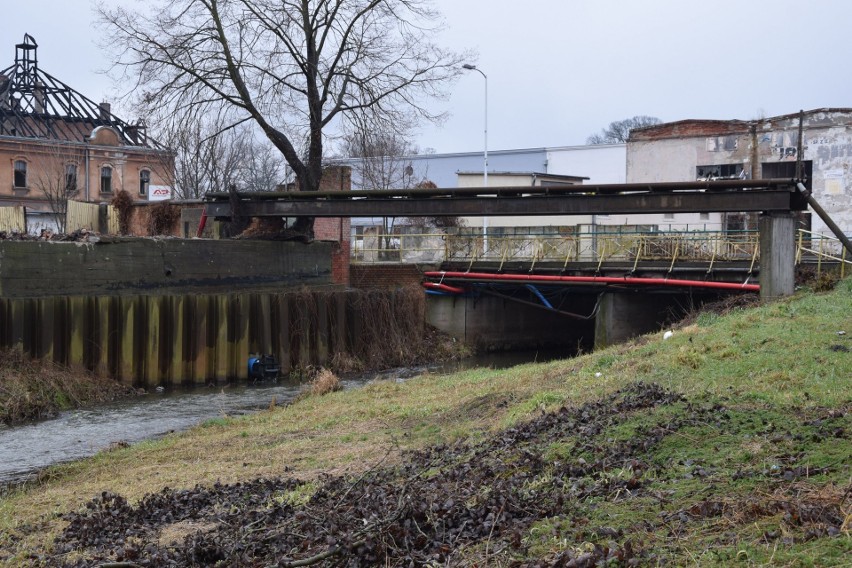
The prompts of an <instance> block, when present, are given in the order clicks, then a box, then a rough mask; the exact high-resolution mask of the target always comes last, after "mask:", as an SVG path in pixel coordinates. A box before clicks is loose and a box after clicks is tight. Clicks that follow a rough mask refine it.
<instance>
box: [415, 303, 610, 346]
mask: <svg viewBox="0 0 852 568" xmlns="http://www.w3.org/2000/svg"><path fill="white" fill-rule="evenodd" d="M594 304H595V296H594V295H592V294H587V295H578V297H577V298H576V299H575V301H574V302H573V303H572V305H571V306H565V305H562V306H560V307H561V309H562V310H564V311H569V312H574V313H582V314H590V313H591V312H592V309H593V307H594ZM426 320H427V321H428V322H429V323H430V324H431V325H433V326H435V327H436V328H438V329H440V330H441V331H443V332H445V333H448V334H450V335H451V336H453V337H456V338H457V339H459V340H462V341H464V342H466V343H469V344H470V345H472V346H474V347H475V348H477V349H480V350H485V351H502V350H510V349H534V348H545V347H573V348H582V349H591V347H592V340H593V338H594V322H593V321H591V320H589V321H581V320H576V319H571V318H568V317H566V316H564V315H559V314H557V313H554V312H552V311H548V310H545V309H542V308H538V307H532V306H528V305H524V304H519V303H516V302H512V301H507V300H504V299H502V298H496V297H489V296H482V297H479V298H460V297H449V296H428V299H427V302H426Z"/></svg>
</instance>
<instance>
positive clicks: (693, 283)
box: [423, 271, 760, 292]
mask: <svg viewBox="0 0 852 568" xmlns="http://www.w3.org/2000/svg"><path fill="white" fill-rule="evenodd" d="M423 275H424V276H426V277H427V278H453V279H455V278H461V279H464V280H515V281H517V280H521V281H524V282H535V283H538V284H547V283H549V282H578V283H590V284H636V285H639V284H642V285H647V286H685V287H690V288H715V289H718V290H744V291H748V292H759V291H760V285H759V284H736V283H734V282H707V281H705V280H676V279H672V278H634V277H629V276H624V277H621V278H618V277H614V276H551V275H547V274H491V273H487V272H435V271H433V272H424V273H423ZM442 286H444V284H442Z"/></svg>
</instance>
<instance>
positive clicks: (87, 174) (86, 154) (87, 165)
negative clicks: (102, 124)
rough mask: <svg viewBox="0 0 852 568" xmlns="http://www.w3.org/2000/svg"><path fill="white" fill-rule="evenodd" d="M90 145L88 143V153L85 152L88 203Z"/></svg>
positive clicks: (87, 196) (87, 198)
mask: <svg viewBox="0 0 852 568" xmlns="http://www.w3.org/2000/svg"><path fill="white" fill-rule="evenodd" d="M88 144H89V143H88V142H86V152H85V159H86V203H88V202H89V146H88Z"/></svg>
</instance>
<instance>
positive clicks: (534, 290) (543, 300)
mask: <svg viewBox="0 0 852 568" xmlns="http://www.w3.org/2000/svg"><path fill="white" fill-rule="evenodd" d="M526 288H527V290H529V291H530V292H532V293H533V294H535V295H536V296H538V299H539V300H541V303H542V304H544V305H545V307H547V308H548V309H550V310H552V309H553V306H552V305H551V304H550V302H548V301H547V298H545V297H544V295H543V294H542V293H541V292H540V291H539V289H538V288H536V287H535V286H533V285H532V284H527V285H526Z"/></svg>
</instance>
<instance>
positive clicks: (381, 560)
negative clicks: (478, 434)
mask: <svg viewBox="0 0 852 568" xmlns="http://www.w3.org/2000/svg"><path fill="white" fill-rule="evenodd" d="M667 408H672V409H674V408H676V409H678V411H677V412H668V413H662V412H660V413H657V415H656V418H657V419H656V421H652V423H650V424H645V423H643V424H644V425H641V426H637V427H636V428H635V431H634V432H632V434H631V435H629V436H626V437H624V439H619V438H618V437H613V436H612V435H611V432H612V431H611V429H612V428H613V427H615V426H617V425H619V424H621V423H622V422H623V421H624V420H625V417H627V416H631V415H634V414H636V413H640V412H647V411H650V410H659V409H667ZM726 415H727V411H726V409H725V408H724V407H720V406H719V405H704V406H702V405H698V404H693V403H691V402H689V401H688V400H686V398H685V397H684V396H683V395H681V394H678V393H675V392H672V391H669V390H666V389H664V388H662V387H660V386H658V385H655V384H647V383H635V384H633V385H631V386H628V387H626V388H624V389H622V390H619V391H618V392H615V393H613V394H611V395H609V396H607V397H604V398H602V399H600V400H597V401H594V402H590V403H587V404H584V405H582V406H578V407H570V408H568V407H563V408H562V409H560V410H559V411H557V412H553V413H547V414H542V415H541V416H538V417H536V418H535V419H533V420H530V421H529V422H526V423H523V424H520V425H518V426H516V427H512V428H509V429H506V430H504V431H502V432H499V433H497V434H494V435H492V436H490V437H489V438H487V439H485V440H483V441H481V442H478V443H474V444H469V443H456V444H452V445H440V446H433V447H429V448H426V449H424V450H418V451H408V452H405V453H403V455H402V460H400V461H401V463H400V464H399V465H396V466H384V467H376V468H374V469H371V470H369V471H367V472H365V473H363V474H361V475H360V476H324V477H323V478H321V479H320V480H318V481H317V480H315V481H312V482H305V481H302V480H298V479H293V478H285V477H282V478H277V479H257V480H254V481H251V482H247V483H235V484H230V485H225V484H214V485H213V486H210V487H203V486H196V487H195V488H193V489H181V490H177V489H170V488H164V489H163V490H162V491H160V492H159V493H154V494H149V495H147V496H145V497H144V498H143V499H142V500H141V501H140V502H139V503H138V504H136V505H131V504H130V503H128V502H127V500H126V499H124V498H123V497H121V496H120V495H116V494H113V493H103V494H101V495H100V496H98V497H96V498H95V499H92V500H91V501H90V502H89V503H88V504H87V506H86V509H85V510H84V511H82V512H74V513H69V514H66V515H65V518H66V520H67V521H68V526H67V528H66V529H65V530H64V532H63V534H62V535H61V536H60V537H59V538H58V539H57V541H56V543H55V550H54V554H53V556H51V557H49V558H47V559H46V564H47V565H49V566H75V567H77V566H91V565H93V563H97V562H102V563H118V564H119V565H125V566H306V565H316V566H347V567H359V566H377V565H383V566H430V565H431V566H437V565H450V566H458V565H471V566H473V565H484V564H489V563H495V562H496V560H497V559H499V565H505V566H518V567H522V566H524V567H539V566H594V565H602V564H607V565H627V566H631V565H647V564H658V563H661V562H662V563H665V562H666V558H665V556H664V554H665V552H664V551H662V550H661V549H660V547H659V543H658V542H657V543H655V542H654V541H653V533H654V532H655V531H660V530H663V529H665V530H668V531H669V532H672V531H675V532H679V531H680V529H679V528H678V527H676V526H675V525H679V526H680V527H681V528H682V527H683V526H687V525H689V524H691V523H697V522H708V520H710V521H712V520H713V519H719V518H725V519H726V520H727V521H728V522H732V523H738V524H743V525H745V524H747V523H751V522H753V521H754V520H755V519H758V518H767V517H780V518H781V522H782V523H783V524H784V525H785V530H780V529H779V530H778V531H775V532H773V531H766V532H765V533H764V534H763V535H762V538H763V540H764V541H766V542H771V541H774V540H779V539H780V540H782V541H783V542H787V541H786V540H784V539H788V540H789V539H791V538H794V539H795V538H798V539H800V540H808V539H814V538H822V537H833V536H837V535H839V534H841V533H842V532H843V531H846V532H847V533H848V526H845V525H847V524H848V518H847V515H848V508H849V497H850V495H849V493H850V492H849V491H848V490H847V491H846V492H845V493H844V492H843V491H842V490H840V489H838V490H835V491H822V493H821V494H819V495H817V494H816V493H814V492H813V491H811V490H799V491H797V492H796V493H795V495H793V494H792V493H791V492H792V491H793V489H789V491H787V493H785V492H784V490H781V489H779V490H778V491H776V492H775V493H773V494H756V495H754V496H752V497H750V498H749V499H746V500H742V499H734V498H731V499H728V500H724V499H719V498H718V497H716V498H711V497H707V498H704V499H699V500H697V501H695V502H693V503H690V504H689V505H688V506H686V507H680V508H675V507H672V508H673V510H669V511H667V510H665V509H664V510H663V511H661V512H660V514H659V515H658V517H657V521H656V525H654V524H653V523H650V524H649V522H648V521H643V522H641V523H637V525H636V526H634V527H631V530H624V529H622V528H617V529H616V528H612V527H610V526H607V525H604V524H600V526H594V522H593V521H590V517H592V516H593V515H591V514H590V510H592V509H593V508H594V507H596V506H597V504H599V503H602V502H603V503H617V502H620V501H625V500H630V499H637V498H640V497H646V498H648V497H655V498H658V499H659V502H660V503H661V506H663V504H665V503H667V502H668V501H669V499H667V498H665V497H662V498H661V497H660V491H659V490H658V489H655V488H652V487H651V485H652V483H651V481H650V480H652V479H654V480H657V479H662V478H666V477H667V476H668V477H671V476H672V475H674V474H673V473H672V471H670V470H671V469H672V468H671V467H668V468H666V466H665V465H660V464H655V463H654V462H653V451H654V449H655V448H657V447H658V446H659V444H660V443H661V442H662V441H663V440H665V439H666V438H667V437H669V436H672V435H674V434H677V433H678V432H679V431H680V430H682V429H684V428H685V427H689V426H691V425H695V424H706V423H708V422H718V421H719V420H723V419H724V416H726ZM720 417H722V418H720ZM825 435H826V436H837V432H836V431H833V433H832V431H831V430H826V431H825ZM841 437H843V438H846V439H848V433H847V432H846V431H843V432H842V433H841ZM558 443H566V444H568V447H570V451H563V452H561V453H560V452H548V451H547V448H552V447H553V444H558ZM681 465H682V464H681ZM681 469H682V468H681ZM794 469H795V468H793V467H792V466H791V467H789V468H786V469H785V470H784V471H787V470H789V471H790V472H791V473H790V475H789V476H785V475H784V474H783V472H782V473H781V474H779V475H778V476H776V477H774V478H771V477H769V478H768V479H769V481H771V482H775V483H785V482H788V481H790V480H794V479H798V478H800V477H801V475H800V474H801V472H798V471H794ZM828 470H829V468H823V469H822V470H820V471H819V472H817V473H825V472H827V471H828ZM811 473H813V472H811ZM712 475H713V472H712V471H709V472H708V471H706V470H705V469H704V468H703V467H701V466H699V465H697V464H692V465H691V469H690V470H689V473H688V476H690V477H698V478H701V477H708V476H712ZM788 477H789V479H788ZM793 482H795V481H793ZM308 483H310V484H311V485H310V486H309V485H308ZM792 487H793V486H792V485H789V484H788V488H792ZM308 489H309V491H310V497H309V498H307V499H297V498H292V496H293V495H297V494H300V492H304V491H305V490H308ZM678 504H679V505H682V504H683V502H682V501H681V502H679V503H678ZM552 519H570V523H571V524H572V525H573V526H574V527H575V528H574V530H573V531H571V530H569V531H565V534H564V535H563V536H564V537H565V538H566V539H567V540H566V542H565V543H564V545H563V546H561V547H556V548H551V549H549V550H547V551H546V552H544V553H542V552H540V551H539V550H538V549H535V550H533V548H532V547H533V545H534V543H533V539H531V538H530V536H529V535H530V534H531V529H532V527H534V526H536V525H537V524H540V523H542V522H547V521H548V520H552ZM176 525H178V526H180V527H198V530H184V531H174V530H171V527H174V526H176ZM789 527H794V528H796V527H797V528H798V529H799V530H798V531H797V532H796V531H794V532H791V531H790V530H786V529H787V528H789ZM640 529H641V530H640ZM166 533H170V534H179V535H180V534H182V535H183V538H182V540H178V541H176V540H174V539H172V538H164V535H165V534H166ZM782 533H783V535H782ZM791 534H797V535H798V536H797V537H791V536H790V535H791ZM669 560H670V559H669Z"/></svg>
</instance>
